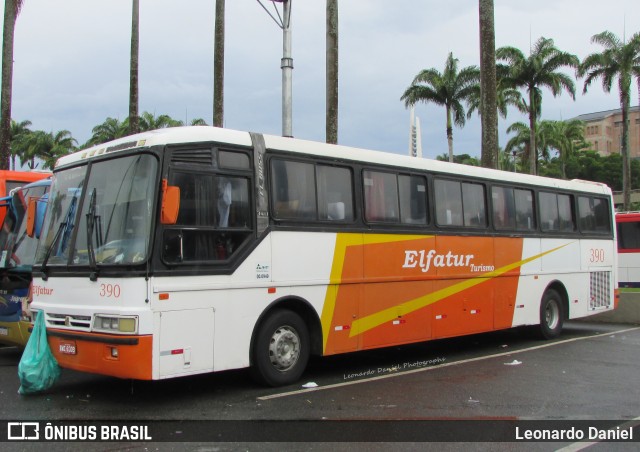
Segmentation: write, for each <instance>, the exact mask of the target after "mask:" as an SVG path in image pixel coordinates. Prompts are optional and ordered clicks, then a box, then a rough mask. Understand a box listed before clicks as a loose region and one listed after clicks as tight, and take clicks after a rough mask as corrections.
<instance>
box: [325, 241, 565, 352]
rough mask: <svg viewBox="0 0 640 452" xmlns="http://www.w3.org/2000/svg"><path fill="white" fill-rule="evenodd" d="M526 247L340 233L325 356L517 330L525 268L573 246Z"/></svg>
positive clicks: (329, 294)
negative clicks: (535, 250)
mask: <svg viewBox="0 0 640 452" xmlns="http://www.w3.org/2000/svg"><path fill="white" fill-rule="evenodd" d="M523 244H524V240H523V239H522V238H493V237H473V238H470V237H455V236H433V235H429V236H420V235H404V236H399V235H393V234H357V233H347V234H338V235H337V238H336V244H335V251H334V258H333V265H332V269H331V278H330V285H329V286H328V287H327V292H326V296H325V304H324V307H323V312H322V317H321V321H322V331H323V350H324V353H325V354H333V353H340V352H345V351H355V350H360V349H365V348H370V347H377V346H381V345H389V344H393V343H408V342H415V341H423V340H427V339H430V338H435V337H448V336H455V335H458V334H464V333H465V332H466V333H468V332H480V331H490V330H492V329H500V328H509V327H510V326H511V325H512V322H513V312H514V309H515V298H516V294H517V289H518V281H519V276H520V267H521V266H522V265H524V264H526V263H528V262H531V261H534V260H536V259H540V258H542V257H543V256H544V255H546V254H549V253H552V252H554V251H556V250H558V249H560V248H563V247H564V246H566V245H563V246H560V247H557V248H554V249H551V250H548V251H545V252H543V253H540V254H537V255H534V256H531V257H528V258H525V259H522V252H523V248H522V247H523ZM496 267H497V268H496ZM476 287H478V289H476ZM443 303H444V304H443ZM432 308H433V309H432ZM434 316H435V317H436V318H438V319H440V321H438V322H437V324H436V323H434V324H432V322H433V321H434V320H432V319H434ZM400 318H402V321H400ZM441 322H444V323H441ZM392 329H393V331H392ZM396 329H397V332H396Z"/></svg>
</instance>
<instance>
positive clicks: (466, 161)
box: [436, 153, 480, 166]
mask: <svg viewBox="0 0 640 452" xmlns="http://www.w3.org/2000/svg"><path fill="white" fill-rule="evenodd" d="M436 160H439V161H441V162H446V161H448V160H449V154H446V153H445V154H440V155H438V156H436ZM453 163H460V164H461V165H469V166H480V161H478V159H477V158H476V157H471V156H470V155H469V154H460V155H454V156H453Z"/></svg>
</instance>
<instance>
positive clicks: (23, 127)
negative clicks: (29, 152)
mask: <svg viewBox="0 0 640 452" xmlns="http://www.w3.org/2000/svg"><path fill="white" fill-rule="evenodd" d="M29 127H31V121H28V120H27V121H22V122H16V121H14V120H13V119H12V120H11V167H10V169H12V170H15V169H16V157H20V156H21V155H22V154H24V153H25V151H26V146H25V143H26V142H27V140H28V138H29V135H30V134H31V133H32V132H31V129H29Z"/></svg>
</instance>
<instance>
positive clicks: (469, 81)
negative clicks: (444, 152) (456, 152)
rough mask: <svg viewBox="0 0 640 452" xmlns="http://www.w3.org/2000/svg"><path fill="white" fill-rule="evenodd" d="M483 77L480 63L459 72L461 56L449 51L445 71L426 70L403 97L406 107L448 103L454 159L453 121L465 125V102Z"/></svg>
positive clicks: (449, 131)
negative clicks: (459, 58) (454, 55)
mask: <svg viewBox="0 0 640 452" xmlns="http://www.w3.org/2000/svg"><path fill="white" fill-rule="evenodd" d="M479 78H480V70H479V69H478V67H477V66H468V67H465V68H463V69H462V70H461V71H460V72H458V59H457V58H454V57H453V54H452V53H449V56H448V57H447V61H446V63H445V68H444V72H442V73H440V72H439V71H438V70H437V69H433V68H431V69H424V70H422V71H421V72H420V73H418V75H416V77H415V78H414V79H413V82H412V83H411V86H409V87H408V88H407V89H406V91H405V92H404V94H403V95H402V97H401V98H400V100H403V101H404V103H405V106H406V107H409V106H411V105H415V104H416V103H418V102H425V103H429V102H433V103H435V104H436V105H444V106H445V108H446V115H447V142H448V145H449V161H450V162H453V123H454V122H455V124H456V125H457V126H459V127H463V126H464V124H465V109H464V106H463V105H462V102H463V101H466V100H467V99H468V98H469V96H470V95H471V92H472V91H473V86H474V85H475V84H477V82H478V80H479Z"/></svg>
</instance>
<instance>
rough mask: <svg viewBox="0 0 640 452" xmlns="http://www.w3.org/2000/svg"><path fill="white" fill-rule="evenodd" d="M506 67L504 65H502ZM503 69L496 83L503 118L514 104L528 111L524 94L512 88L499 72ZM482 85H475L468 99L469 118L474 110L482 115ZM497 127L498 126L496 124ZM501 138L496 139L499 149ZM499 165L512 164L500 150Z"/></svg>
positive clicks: (500, 112)
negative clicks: (523, 97)
mask: <svg viewBox="0 0 640 452" xmlns="http://www.w3.org/2000/svg"><path fill="white" fill-rule="evenodd" d="M500 68H501V67H498V69H500ZM502 68H504V67H502ZM501 72H502V71H500V70H498V77H497V83H496V107H497V113H498V114H499V115H500V116H502V117H503V118H505V119H506V117H507V111H508V107H510V106H514V107H516V108H517V109H518V110H519V111H520V112H522V113H526V112H527V106H526V104H525V103H524V101H523V99H522V95H521V94H520V91H518V90H517V89H515V88H512V87H511V86H510V85H509V84H508V83H507V82H506V80H505V78H504V77H501V76H500V75H499V74H500V73H501ZM481 91H482V89H481V87H480V85H479V84H476V85H474V86H473V90H472V91H471V94H470V95H469V98H468V100H467V119H468V118H471V116H472V115H473V113H474V112H476V111H477V112H478V114H479V115H480V116H482V110H481V108H480V105H481V102H482V98H481ZM496 117H497V116H496ZM496 127H497V126H496ZM498 143H499V140H496V147H497V148H498V150H499V146H498ZM497 163H498V164H497V167H498V168H500V169H502V168H506V167H509V166H511V163H510V161H509V160H508V159H507V160H505V159H504V158H503V157H502V156H501V155H500V152H498V161H497ZM503 163H508V165H506V166H505V165H504V164H503ZM483 166H484V164H483Z"/></svg>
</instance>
